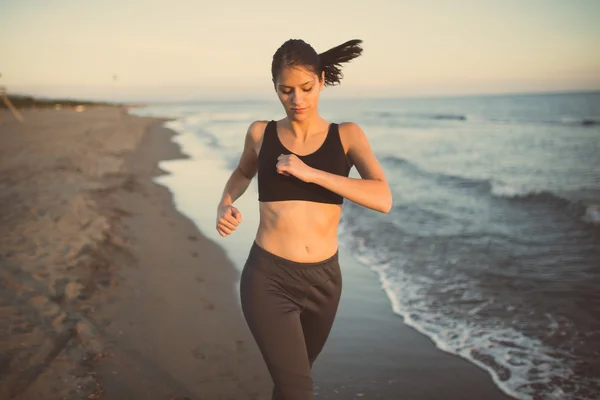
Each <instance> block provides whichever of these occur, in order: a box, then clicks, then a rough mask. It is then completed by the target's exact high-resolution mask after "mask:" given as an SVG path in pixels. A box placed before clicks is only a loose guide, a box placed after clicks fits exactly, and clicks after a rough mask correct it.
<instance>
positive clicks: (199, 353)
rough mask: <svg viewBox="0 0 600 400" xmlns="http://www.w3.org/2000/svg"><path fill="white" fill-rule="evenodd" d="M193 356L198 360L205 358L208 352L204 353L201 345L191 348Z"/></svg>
mask: <svg viewBox="0 0 600 400" xmlns="http://www.w3.org/2000/svg"><path fill="white" fill-rule="evenodd" d="M191 353H192V356H194V358H196V359H198V360H205V359H206V354H204V353H203V352H202V350H200V346H198V347H196V348H193V349H192V350H191Z"/></svg>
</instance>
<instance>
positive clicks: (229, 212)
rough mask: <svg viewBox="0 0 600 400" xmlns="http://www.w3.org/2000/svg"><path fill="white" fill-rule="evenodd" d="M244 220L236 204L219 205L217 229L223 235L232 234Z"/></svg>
mask: <svg viewBox="0 0 600 400" xmlns="http://www.w3.org/2000/svg"><path fill="white" fill-rule="evenodd" d="M240 222H242V213H241V212H240V211H239V210H238V209H237V208H235V207H234V206H222V207H219V209H218V212H217V231H218V232H219V234H220V235H221V236H222V237H225V236H228V235H231V232H233V231H235V230H236V229H237V227H238V225H239V224H240Z"/></svg>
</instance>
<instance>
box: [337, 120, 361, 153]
mask: <svg viewBox="0 0 600 400" xmlns="http://www.w3.org/2000/svg"><path fill="white" fill-rule="evenodd" d="M338 131H339V133H340V139H341V140H342V142H343V143H344V145H346V144H351V143H355V142H356V141H357V140H358V141H360V140H362V139H363V138H364V137H365V133H364V132H363V130H362V128H361V127H360V125H358V124H357V123H356V122H352V121H345V122H339V123H338ZM344 147H346V146H344Z"/></svg>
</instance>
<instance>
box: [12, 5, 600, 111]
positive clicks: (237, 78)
mask: <svg viewBox="0 0 600 400" xmlns="http://www.w3.org/2000/svg"><path fill="white" fill-rule="evenodd" d="M289 38H301V39H304V40H306V41H307V42H308V43H310V44H311V45H313V47H314V48H315V49H316V50H317V51H318V52H323V51H325V50H327V49H329V48H330V47H333V46H335V45H338V44H340V43H342V42H344V41H346V40H349V39H354V38H359V39H363V40H364V43H363V46H364V53H363V55H362V57H360V58H358V59H356V60H354V61H353V62H352V63H351V64H349V65H347V66H345V68H344V70H343V71H344V75H345V77H344V79H343V81H342V84H341V86H339V87H335V88H332V89H328V90H331V91H332V93H335V94H336V95H339V96H352V97H356V96H361V95H365V96H378V95H382V96H397V97H404V96H413V95H447V94H471V93H502V92H531V91H565V90H596V89H600V0H503V1H491V0H453V1H445V0H439V1H427V0H421V1H416V0H415V1H402V0H395V1H392V0H366V1H357V2H352V1H349V0H344V1H338V0H332V1H325V0H319V1H316V0H302V1H299V2H292V1H272V0H254V1H242V0H229V1H214V0H213V1H201V0H160V1H156V0H103V1H98V2H91V1H82V0H78V1H74V0H61V1H48V0H44V1H42V0H0V73H2V77H1V78H0V84H3V85H6V86H8V87H9V89H11V90H13V91H24V92H30V93H33V94H45V95H72V96H83V97H85V96H87V97H103V96H104V97H111V96H117V97H121V98H136V99H161V98H164V99H190V98H210V97H211V96H212V97H215V98H216V97H232V96H233V97H244V98H248V97H265V96H274V92H273V88H272V85H271V76H270V65H271V58H272V56H273V53H274V52H275V51H276V50H277V48H278V47H279V46H280V45H281V44H282V43H283V42H284V41H285V40H287V39H289ZM113 73H115V74H117V77H118V79H117V80H116V81H113Z"/></svg>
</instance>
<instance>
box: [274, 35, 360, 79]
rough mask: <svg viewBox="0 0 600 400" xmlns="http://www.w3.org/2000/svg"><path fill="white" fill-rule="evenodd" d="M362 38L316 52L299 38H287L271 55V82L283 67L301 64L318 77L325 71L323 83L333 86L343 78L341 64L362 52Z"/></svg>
mask: <svg viewBox="0 0 600 400" xmlns="http://www.w3.org/2000/svg"><path fill="white" fill-rule="evenodd" d="M361 43H362V40H359V39H354V40H349V41H347V42H346V43H343V44H340V45H339V46H336V47H333V48H331V49H329V50H327V51H325V52H323V53H321V54H317V52H316V51H315V49H313V47H312V46H311V45H310V44H308V43H306V42H305V41H304V40H301V39H289V40H288V41H286V42H285V43H284V44H282V45H281V47H279V48H278V49H277V51H276V52H275V54H274V55H273V62H272V63H271V75H272V77H273V83H274V82H275V79H276V78H277V75H278V74H279V72H281V69H282V68H283V67H296V66H302V67H305V68H307V69H308V70H310V71H312V72H314V73H315V74H316V75H317V76H318V77H319V79H321V73H322V72H323V71H324V72H325V85H326V86H333V85H336V84H339V83H340V80H341V79H342V78H343V76H344V75H343V74H342V70H341V64H342V63H346V62H349V61H350V60H352V59H354V58H356V57H358V56H360V55H361V54H362V50H363V49H362V48H361V47H360V44H361Z"/></svg>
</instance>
